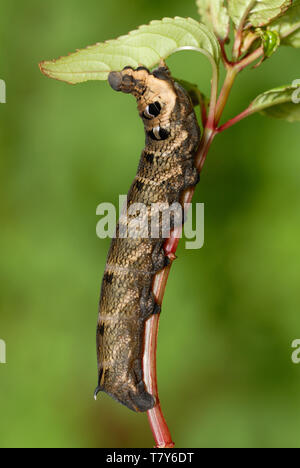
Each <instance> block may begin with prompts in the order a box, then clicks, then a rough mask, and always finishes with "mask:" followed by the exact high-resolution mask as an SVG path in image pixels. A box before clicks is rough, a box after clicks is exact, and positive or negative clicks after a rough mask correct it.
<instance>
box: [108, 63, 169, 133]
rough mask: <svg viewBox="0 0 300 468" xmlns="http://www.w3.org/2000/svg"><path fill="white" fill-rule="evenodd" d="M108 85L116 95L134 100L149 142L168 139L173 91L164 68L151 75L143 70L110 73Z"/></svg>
mask: <svg viewBox="0 0 300 468" xmlns="http://www.w3.org/2000/svg"><path fill="white" fill-rule="evenodd" d="M108 82H109V84H110V86H111V87H112V88H113V89H114V90H115V91H122V92H123V93H128V94H132V95H133V96H135V98H136V100H137V103H138V110H139V114H140V116H141V117H142V119H143V121H144V125H145V129H146V132H147V133H148V135H149V137H150V138H152V139H153V140H165V139H167V138H168V137H169V134H170V122H171V116H172V112H173V110H174V108H175V105H176V91H175V87H174V80H173V79H172V77H171V75H170V72H169V69H168V68H167V67H159V68H157V69H156V70H154V71H153V72H152V73H150V71H149V70H148V69H147V68H145V67H138V68H137V69H136V70H134V69H133V68H131V67H125V68H124V70H122V71H121V72H111V73H110V74H109V76H108Z"/></svg>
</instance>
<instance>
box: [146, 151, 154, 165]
mask: <svg viewBox="0 0 300 468" xmlns="http://www.w3.org/2000/svg"><path fill="white" fill-rule="evenodd" d="M145 158H146V161H147V162H148V163H150V164H152V163H153V160H154V154H151V153H145Z"/></svg>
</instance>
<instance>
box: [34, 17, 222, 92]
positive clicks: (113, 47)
mask: <svg viewBox="0 0 300 468" xmlns="http://www.w3.org/2000/svg"><path fill="white" fill-rule="evenodd" d="M181 48H196V49H201V50H202V51H203V53H205V54H206V55H208V56H209V57H210V59H211V60H214V61H215V62H217V63H218V62H219V59H220V46H219V43H218V40H217V38H216V36H215V35H214V34H213V33H212V32H211V31H210V30H209V29H208V28H207V27H206V26H205V25H203V24H200V23H199V22H198V21H195V20H194V19H192V18H180V17H176V18H164V19H162V20H161V21H151V23H150V24H148V25H146V26H140V27H139V28H138V29H137V30H135V31H132V32H130V33H129V34H128V35H127V36H121V37H119V38H118V39H114V40H110V41H106V42H103V43H98V44H96V45H94V46H90V47H87V48H86V49H83V50H79V51H77V52H75V53H73V54H71V55H68V56H67V57H61V58H59V59H57V60H52V61H46V62H42V63H40V69H41V71H42V72H43V73H44V74H45V75H47V76H49V77H50V78H55V79H57V80H61V81H66V82H67V83H71V84H75V83H82V82H83V81H88V80H106V79H107V76H108V74H109V72H111V71H120V70H122V69H123V68H124V67H125V66H127V65H130V66H132V67H138V66H139V65H144V66H145V67H148V68H152V67H154V66H155V65H156V64H158V63H159V62H160V60H161V59H166V58H167V57H168V56H169V55H171V54H172V53H174V52H176V51H177V50H178V49H181Z"/></svg>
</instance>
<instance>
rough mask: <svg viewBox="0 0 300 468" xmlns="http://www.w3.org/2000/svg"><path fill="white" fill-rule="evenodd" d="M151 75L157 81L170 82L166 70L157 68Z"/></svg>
mask: <svg viewBox="0 0 300 468" xmlns="http://www.w3.org/2000/svg"><path fill="white" fill-rule="evenodd" d="M152 75H153V76H155V78H158V79H159V80H165V81H169V80H170V75H169V72H168V71H167V69H166V68H158V69H157V70H154V72H153V73H152Z"/></svg>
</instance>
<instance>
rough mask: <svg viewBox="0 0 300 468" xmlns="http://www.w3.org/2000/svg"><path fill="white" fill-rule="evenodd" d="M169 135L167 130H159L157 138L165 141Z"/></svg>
mask: <svg viewBox="0 0 300 468" xmlns="http://www.w3.org/2000/svg"><path fill="white" fill-rule="evenodd" d="M169 135H170V133H169V132H168V130H166V129H164V128H161V127H160V129H159V136H160V138H161V139H162V140H166V139H167V138H168V137H169Z"/></svg>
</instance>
